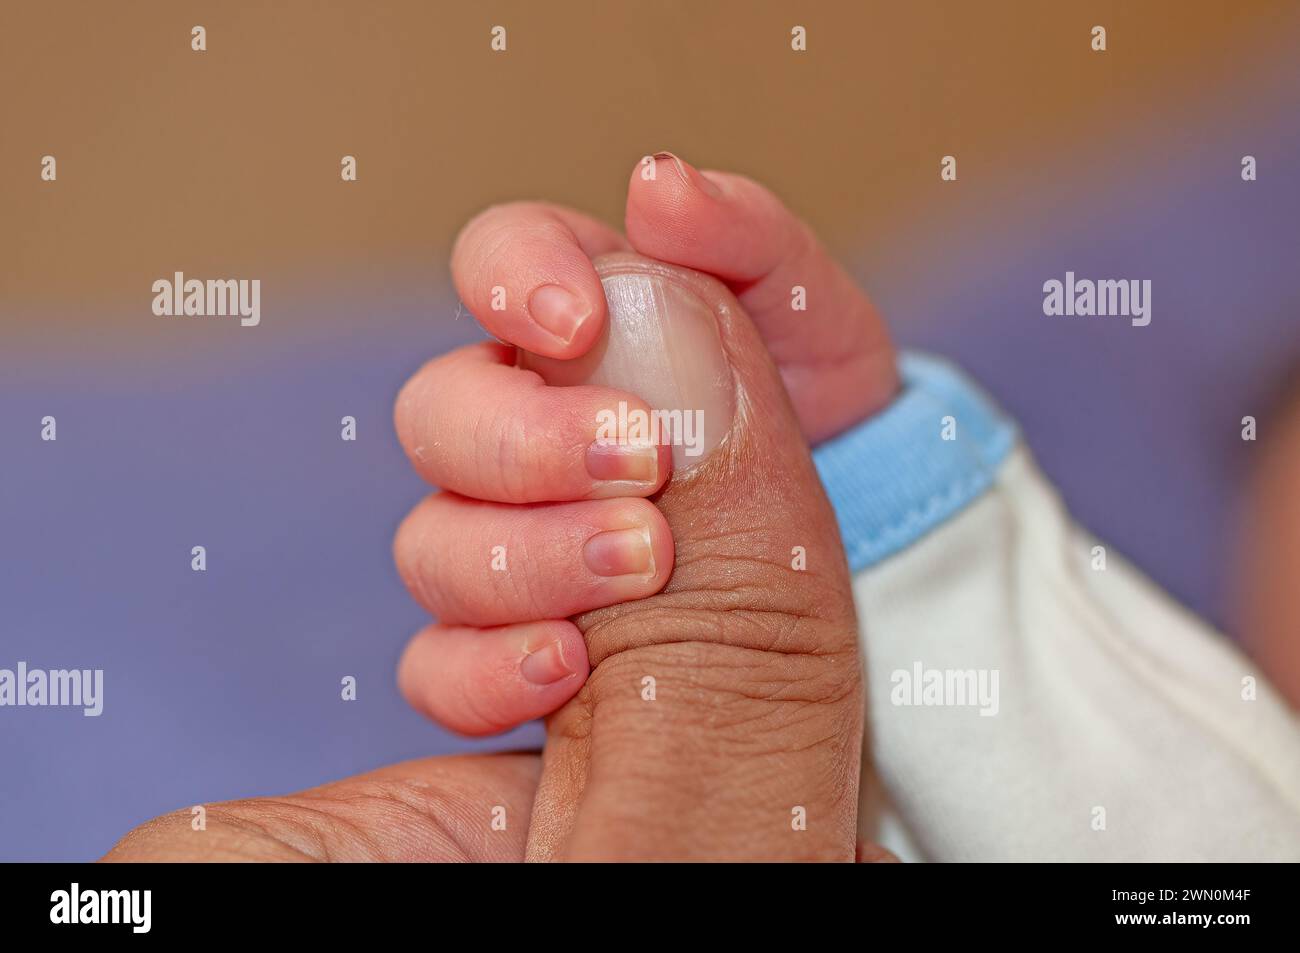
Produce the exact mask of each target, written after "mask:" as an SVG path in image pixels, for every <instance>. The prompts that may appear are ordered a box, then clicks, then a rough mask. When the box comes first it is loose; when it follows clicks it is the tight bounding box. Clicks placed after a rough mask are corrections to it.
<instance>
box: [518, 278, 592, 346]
mask: <svg viewBox="0 0 1300 953" xmlns="http://www.w3.org/2000/svg"><path fill="white" fill-rule="evenodd" d="M528 313H529V314H531V315H532V316H533V320H534V321H536V322H537V323H538V324H540V325H541V326H542V327H544V328H545V329H546V330H548V331H550V332H551V333H552V334H553V335H555V336H556V337H557V338H559V339H560V340H561V341H563V342H564V343H566V344H567V343H568V342H570V341H572V340H573V336H574V335H575V334H577V333H578V328H579V327H581V326H582V322H583V321H586V320H587V316H588V315H590V314H591V308H590V306H588V304H587V303H586V302H585V301H583V300H582V299H581V298H579V297H578V296H577V295H575V294H574V293H573V292H572V291H570V290H569V289H567V288H561V287H560V286H559V285H542V286H541V287H540V288H538V289H536V290H535V291H534V292H533V293H532V294H531V295H530V296H529V298H528Z"/></svg>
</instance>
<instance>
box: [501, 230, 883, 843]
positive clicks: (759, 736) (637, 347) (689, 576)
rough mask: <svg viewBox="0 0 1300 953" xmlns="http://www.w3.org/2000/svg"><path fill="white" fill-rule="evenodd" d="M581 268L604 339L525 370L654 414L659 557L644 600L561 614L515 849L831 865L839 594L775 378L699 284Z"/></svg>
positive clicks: (642, 264)
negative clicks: (559, 665) (588, 277)
mask: <svg viewBox="0 0 1300 953" xmlns="http://www.w3.org/2000/svg"><path fill="white" fill-rule="evenodd" d="M596 266H597V272H598V273H599V274H600V275H601V278H602V281H603V284H604V288H605V294H606V298H607V300H608V303H609V321H608V322H607V328H606V331H605V333H604V337H603V339H602V340H601V341H600V342H598V343H597V345H596V346H595V347H594V348H593V349H592V352H591V354H589V355H588V356H587V357H585V358H584V359H583V360H582V361H580V362H555V361H552V360H550V359H546V358H537V357H534V356H531V355H528V356H525V358H524V363H525V364H526V366H528V367H531V368H533V369H535V370H537V371H538V372H539V373H541V374H542V376H543V377H545V378H547V379H548V381H550V382H552V383H567V384H577V383H596V384H603V385H606V386H616V387H618V388H619V389H621V390H626V391H630V392H632V393H636V394H639V395H640V396H641V397H643V398H644V399H645V400H646V401H647V402H648V403H649V404H650V405H651V407H653V408H654V409H655V410H656V411H658V412H659V413H658V414H657V415H656V416H655V417H654V418H653V419H652V420H651V421H650V422H649V423H648V424H645V425H646V426H649V427H651V428H652V429H657V431H658V435H659V436H660V437H661V438H662V439H666V440H668V441H669V442H671V443H672V444H673V445H674V446H673V452H674V476H673V477H672V479H671V480H670V482H669V484H668V486H667V488H666V489H665V490H664V491H663V492H662V494H661V496H660V497H659V499H658V501H657V502H658V505H659V507H660V509H661V511H662V512H663V514H664V516H665V517H666V519H667V521H668V524H669V527H670V528H671V530H672V532H673V536H674V539H675V542H676V554H677V555H676V566H675V569H674V573H673V576H672V578H671V579H670V580H669V582H668V585H667V586H666V587H665V588H664V589H663V591H662V592H660V593H658V594H657V595H652V596H650V597H649V598H645V599H641V600H639V601H636V602H629V603H624V604H621V605H616V606H611V607H608V608H604V609H599V610H596V611H593V612H588V613H585V614H583V615H581V616H579V617H578V618H577V619H576V622H577V624H578V627H579V628H580V629H581V630H582V631H583V632H584V634H585V636H586V639H587V644H588V652H589V656H590V660H591V663H592V665H593V666H594V670H593V672H592V674H591V676H590V678H589V680H588V682H587V684H586V686H584V688H583V689H582V690H581V691H580V692H579V693H578V695H577V696H576V697H575V698H574V699H573V700H572V701H571V702H569V703H568V704H567V705H566V706H565V707H564V708H563V709H561V710H560V712H558V713H557V714H556V715H555V716H553V717H552V719H551V720H550V722H549V724H548V740H547V747H546V751H545V755H544V768H543V776H542V782H541V786H540V787H539V790H538V800H537V803H536V805H535V810H534V814H533V826H532V829H531V831H530V846H529V850H530V856H532V857H534V858H550V857H578V858H583V857H588V858H618V857H660V858H710V859H741V858H786V859H793V858H823V859H842V860H852V859H853V857H854V852H855V823H856V803H857V786H858V773H859V763H860V744H861V735H862V695H861V684H860V682H861V679H860V671H859V668H858V660H857V634H856V623H855V621H854V613H853V605H852V596H851V594H850V589H849V577H848V571H847V567H846V566H845V563H844V556H843V553H842V549H841V546H840V542H839V537H838V532H837V529H836V526H835V521H834V517H833V514H832V512H831V509H830V506H829V504H828V503H827V501H826V498H825V496H824V494H823V492H822V490H821V486H820V484H819V482H818V480H817V476H816V473H815V471H814V469H813V466H812V462H811V459H810V457H809V455H808V451H807V448H806V445H805V443H804V440H803V437H802V435H801V434H800V430H799V426H798V423H797V422H796V420H795V418H794V413H793V410H792V408H791V406H790V402H789V400H788V398H787V397H786V394H785V391H784V389H783V387H782V384H781V380H780V377H779V375H778V373H777V371H776V369H775V367H774V366H773V364H772V361H771V359H770V358H769V356H768V354H767V352H766V350H765V349H764V348H763V346H762V342H761V340H760V339H759V337H758V334H757V332H756V330H755V328H754V327H753V326H752V324H751V323H750V322H749V319H748V318H747V317H746V316H745V314H744V313H743V312H742V310H741V308H740V306H739V304H738V303H737V301H736V299H735V298H734V297H733V296H732V295H731V293H730V292H729V291H728V290H727V289H726V288H725V287H724V286H723V285H722V284H721V283H719V282H718V281H716V280H714V279H712V278H708V277H706V276H704V275H700V274H698V273H695V272H691V271H688V270H686V269H682V268H678V267H675V266H670V265H664V264H661V263H658V262H654V261H651V260H649V259H645V258H642V257H640V256H637V255H633V254H617V255H611V256H606V257H604V258H601V259H598V260H597V262H596ZM626 424H627V429H628V431H629V433H627V434H623V435H622V436H626V437H628V438H629V439H634V438H636V437H637V436H638V435H637V434H635V433H632V432H631V431H633V430H635V429H636V428H637V427H638V426H640V425H642V422H641V421H639V420H634V419H629V420H628V421H627V422H626Z"/></svg>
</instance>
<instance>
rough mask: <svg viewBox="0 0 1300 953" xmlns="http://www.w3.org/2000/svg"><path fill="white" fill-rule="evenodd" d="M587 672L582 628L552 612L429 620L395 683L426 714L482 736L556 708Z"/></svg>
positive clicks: (401, 664)
mask: <svg viewBox="0 0 1300 953" xmlns="http://www.w3.org/2000/svg"><path fill="white" fill-rule="evenodd" d="M588 674H589V664H588V659H587V645H586V642H585V641H584V639H583V637H582V633H581V632H579V631H578V629H577V627H576V626H574V624H573V623H572V622H569V621H568V620H566V619H553V620H547V621H542V622H529V623H523V624H518V625H506V626H500V627H497V628H490V629H473V628H470V627H466V626H441V625H431V626H428V627H427V628H425V629H424V630H422V631H421V632H420V633H419V634H417V635H416V636H415V637H414V638H413V639H412V640H411V641H410V643H409V644H408V645H407V647H406V650H405V651H404V652H403V653H402V658H401V661H400V662H399V663H398V670H397V683H398V689H399V690H400V692H401V694H402V696H403V697H404V698H405V699H406V700H407V702H408V703H409V704H410V705H411V707H413V708H415V709H416V710H417V711H419V712H421V713H422V714H424V715H425V716H426V717H428V718H430V719H432V720H433V721H435V722H437V723H438V724H440V725H442V726H443V727H445V728H448V729H450V730H452V731H455V732H457V733H458V734H462V735H468V736H473V737H479V736H483V735H492V734H498V733H500V732H502V731H508V730H510V729H511V728H515V727H517V726H519V725H521V724H523V723H525V722H528V721H532V720H533V719H535V718H541V717H543V716H545V715H549V714H551V713H552V712H553V711H555V710H556V709H558V708H559V707H560V706H562V705H563V704H564V703H565V702H567V701H568V700H569V699H570V698H572V697H573V696H574V695H575V694H576V693H577V692H578V690H579V689H580V688H582V686H583V684H584V683H585V682H586V680H587V675H588Z"/></svg>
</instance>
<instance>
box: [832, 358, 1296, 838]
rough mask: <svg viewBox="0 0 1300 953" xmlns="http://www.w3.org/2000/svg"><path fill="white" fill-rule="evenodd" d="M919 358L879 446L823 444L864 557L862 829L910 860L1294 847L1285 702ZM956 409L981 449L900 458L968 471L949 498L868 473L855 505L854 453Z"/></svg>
mask: <svg viewBox="0 0 1300 953" xmlns="http://www.w3.org/2000/svg"><path fill="white" fill-rule="evenodd" d="M915 360H916V359H913V364H912V367H911V371H912V373H911V374H910V375H909V387H910V388H913V389H914V390H915V391H917V393H914V394H913V395H911V398H910V399H911V400H912V403H913V405H915V404H916V403H917V401H918V398H922V397H923V398H924V399H922V400H920V404H921V408H922V409H921V410H920V411H918V410H917V408H916V407H915V406H913V408H912V410H911V411H908V413H910V415H911V416H912V418H914V419H913V420H912V421H910V422H909V421H906V420H904V421H899V420H895V421H894V422H893V425H892V427H891V426H886V427H885V428H884V430H885V432H886V433H887V434H888V436H887V439H886V442H885V443H881V442H880V441H876V442H875V444H874V445H873V442H872V440H871V438H870V436H869V435H867V436H865V437H864V435H862V434H857V435H854V434H850V435H847V439H845V440H844V441H843V444H842V446H841V447H840V448H838V450H833V451H832V454H831V455H832V456H833V455H834V454H836V453H838V454H839V455H840V456H841V457H842V458H843V459H842V460H840V461H839V464H837V463H836V462H835V461H834V460H827V459H819V460H818V465H819V468H822V470H823V478H824V480H825V479H826V477H827V475H828V473H829V474H830V476H831V477H832V478H831V479H830V480H829V481H827V482H828V490H831V491H832V492H831V497H832V500H833V501H834V502H836V504H837V513H838V515H839V517H840V521H841V527H842V531H843V532H844V535H845V539H846V548H847V549H848V550H849V552H850V558H851V562H856V563H857V564H858V566H861V564H862V563H863V562H866V563H867V565H866V567H865V568H860V570H859V571H858V572H857V573H856V575H855V576H854V596H855V599H856V601H857V606H858V614H859V620H860V630H861V633H862V639H863V645H864V653H863V656H864V664H865V666H866V685H867V692H868V737H869V751H870V752H871V754H870V757H869V759H868V761H864V779H866V781H868V782H869V783H864V797H863V803H864V812H863V824H864V830H863V835H864V836H867V837H878V838H880V839H881V840H882V841H883V842H884V843H885V844H886V846H890V847H892V848H894V849H895V850H896V851H898V852H899V853H900V854H901V855H902V856H903V857H904V858H905V859H931V860H945V861H947V860H1161V861H1199V860H1297V859H1300V724H1298V723H1297V720H1296V718H1295V716H1294V715H1293V713H1292V712H1291V711H1290V709H1289V708H1287V707H1286V705H1285V704H1284V703H1283V702H1282V701H1281V699H1280V698H1279V696H1278V695H1277V694H1276V692H1275V691H1274V690H1273V689H1272V688H1271V687H1270V686H1269V685H1268V684H1267V682H1266V680H1265V679H1264V677H1263V675H1262V674H1261V673H1260V672H1259V671H1258V670H1257V669H1256V668H1255V666H1254V665H1253V664H1252V663H1251V662H1250V661H1249V660H1248V659H1246V658H1245V657H1243V656H1242V655H1241V654H1240V653H1239V652H1238V651H1237V650H1236V649H1235V648H1234V647H1233V646H1232V645H1231V644H1230V643H1229V642H1227V641H1226V640H1225V639H1224V638H1223V637H1221V636H1220V635H1218V634H1216V633H1215V632H1214V631H1212V630H1211V629H1210V628H1209V627H1208V626H1207V625H1205V624H1204V623H1203V622H1202V621H1201V620H1199V619H1198V618H1197V617H1195V616H1194V615H1192V614H1191V613H1190V612H1188V611H1187V610H1185V609H1183V608H1182V607H1181V606H1179V605H1177V604H1176V603H1175V602H1174V601H1173V600H1172V599H1170V598H1169V597H1168V596H1167V595H1166V594H1165V593H1163V592H1162V591H1161V590H1159V589H1158V588H1157V587H1156V586H1155V585H1154V584H1152V583H1151V582H1150V581H1149V580H1148V579H1146V578H1145V577H1144V576H1142V575H1141V573H1140V572H1138V571H1137V570H1136V569H1135V568H1133V567H1132V566H1131V565H1130V564H1128V563H1127V562H1125V561H1124V560H1123V558H1122V557H1120V556H1119V555H1118V554H1117V553H1115V552H1114V551H1113V550H1112V549H1110V547H1103V548H1102V549H1095V548H1094V547H1099V546H1102V544H1101V543H1099V542H1098V541H1097V540H1095V539H1093V538H1091V537H1090V536H1089V535H1087V534H1086V533H1084V532H1082V531H1081V530H1080V529H1079V528H1078V527H1077V526H1075V524H1074V523H1073V522H1072V521H1071V520H1070V518H1069V515H1068V514H1067V513H1066V512H1065V510H1064V508H1063V507H1062V505H1061V502H1060V500H1059V499H1058V497H1057V495H1056V494H1055V492H1054V491H1053V490H1052V488H1051V486H1050V485H1049V484H1048V483H1047V481H1046V480H1045V478H1044V477H1043V475H1042V474H1041V473H1040V472H1039V470H1038V469H1037V467H1036V466H1035V465H1034V462H1033V460H1032V458H1031V456H1030V454H1029V452H1028V450H1027V449H1025V447H1024V446H1023V445H1022V444H1021V443H1019V441H1018V440H1016V439H1012V440H1010V441H1006V443H1007V446H1006V447H1005V448H1004V449H1003V450H1001V451H999V452H996V453H990V452H989V450H988V448H989V447H990V446H993V445H995V443H996V441H994V440H993V439H992V435H993V434H995V433H997V434H1001V435H1002V436H1003V437H1005V436H1006V434H1007V430H1006V429H1005V428H1002V427H1000V424H999V422H998V421H997V419H996V417H994V416H989V415H991V414H995V413H996V412H995V411H991V410H990V408H989V407H988V405H987V401H986V399H985V398H983V397H982V395H979V394H978V391H977V389H974V388H972V387H971V385H969V384H968V383H963V382H962V380H961V379H960V378H959V377H958V376H957V375H956V374H955V372H953V371H952V370H951V369H947V368H942V367H941V366H940V367H938V369H936V367H935V366H932V365H927V367H928V370H925V369H922V370H918V368H917V366H916V364H915ZM932 372H933V373H937V374H938V375H939V376H940V377H942V378H943V381H942V384H941V386H935V384H934V381H933V380H931V379H927V374H929V375H931V376H933V373H932ZM962 388H966V390H962ZM922 391H924V392H926V393H924V394H922V393H920V392H922ZM941 410H948V411H949V413H936V411H941ZM887 413H889V412H888V411H887ZM981 414H983V415H986V416H985V417H984V418H983V419H976V418H979V415H981ZM949 416H951V417H952V418H953V420H954V421H955V423H956V428H957V441H960V440H961V439H963V436H966V437H967V439H975V440H981V441H982V443H983V446H982V447H981V448H980V449H979V451H978V452H972V450H971V448H970V447H969V446H968V447H967V449H966V451H965V452H964V454H963V455H962V456H961V457H954V456H953V451H952V450H943V451H939V452H946V453H948V454H949V456H950V457H951V458H952V459H950V460H949V461H948V464H942V463H941V464H940V465H938V466H937V467H936V466H931V467H929V468H925V467H921V468H919V469H918V466H917V465H916V464H917V462H916V461H912V464H911V465H909V466H907V467H905V469H908V470H909V472H910V473H911V474H912V476H913V477H915V476H916V474H917V473H921V472H927V473H928V472H930V471H932V470H935V469H939V470H943V469H944V468H945V466H946V467H947V469H948V471H949V472H947V473H945V474H944V475H943V483H942V486H943V487H949V486H953V485H962V486H964V487H967V489H966V490H964V491H963V492H962V493H961V494H958V496H960V499H958V500H957V502H956V503H953V502H952V498H953V494H951V493H947V494H945V493H944V492H939V493H936V492H934V487H933V486H931V487H923V488H922V489H923V490H924V494H923V496H921V497H919V498H917V500H916V504H917V505H915V506H913V507H912V508H911V509H908V507H907V506H906V505H902V506H900V500H899V499H898V498H895V497H891V493H890V492H884V491H885V490H889V489H890V488H888V487H883V486H882V485H881V481H880V480H872V481H867V482H869V483H873V484H874V485H872V486H871V487H869V488H868V495H869V496H870V497H871V498H872V501H873V502H872V503H871V505H870V506H866V507H863V506H860V505H859V506H856V507H855V505H854V504H853V501H848V502H847V504H846V499H847V496H852V495H853V492H854V491H853V489H852V487H850V486H849V485H848V484H847V483H846V474H848V473H850V472H852V470H853V468H852V467H848V466H847V464H848V463H849V461H850V460H853V459H856V460H857V461H858V468H857V469H856V472H857V474H858V476H857V477H856V478H855V479H856V480H857V482H858V483H859V484H860V483H861V482H862V477H861V474H862V472H863V471H862V469H861V461H862V460H863V459H874V460H876V462H877V466H879V464H880V461H882V460H887V459H890V457H888V456H884V455H882V454H883V453H884V452H886V451H887V450H888V446H887V444H888V443H890V442H895V443H896V442H897V441H898V439H899V434H900V433H906V432H907V431H908V430H909V428H911V429H913V430H914V431H915V432H914V433H913V434H912V437H911V442H913V443H914V442H916V441H922V442H927V441H928V442H929V443H933V442H935V441H936V440H938V439H940V437H939V434H940V429H941V425H940V419H942V418H944V417H949ZM963 423H967V424H971V426H969V427H967V428H966V430H967V434H966V435H963V433H962V425H963ZM995 424H999V426H995ZM855 441H856V446H854V445H853V444H854V443H855ZM823 456H826V455H823ZM953 461H956V464H955V465H952V464H953ZM932 463H933V461H932ZM840 464H843V465H840ZM963 468H965V469H967V470H969V469H972V468H973V469H974V470H978V471H981V472H982V476H981V477H978V478H975V479H970V478H969V477H970V474H963V473H962V472H961V471H962V469H963ZM954 476H955V477H956V478H957V479H956V480H955V481H954ZM883 479H884V480H885V481H889V480H892V479H893V478H891V477H886V478H883ZM926 479H928V478H926ZM912 482H918V481H916V480H913V481H912ZM920 482H925V479H922V480H920ZM945 496H946V497H947V498H948V499H949V502H948V503H945V504H944V505H943V506H939V507H936V506H935V500H936V499H940V498H945ZM837 497H838V499H837ZM882 499H888V505H887V506H884V507H883V508H882V505H881V504H880V501H881V500H882ZM857 502H858V503H860V502H861V501H860V500H858V501H857ZM927 513H929V514H932V515H931V516H929V517H925V514H927ZM899 514H902V515H903V516H904V517H906V518H905V519H901V520H900V519H899V518H898V516H899ZM918 514H920V515H921V516H922V517H923V518H919V519H918V518H917V517H918ZM933 514H938V515H937V516H936V515H933ZM855 520H856V523H855V522H854V521H855ZM900 525H906V526H908V527H909V528H908V531H907V532H906V533H905V534H902V535H900V534H899V533H898V532H897V530H898V527H899V526H900ZM882 530H886V531H887V532H882ZM885 537H889V544H888V545H887V546H883V547H882V546H878V545H876V546H874V548H873V543H879V541H880V540H881V539H882V538H885ZM864 546H865V549H864V548H863V547H864ZM868 551H869V555H870V558H869V559H866V560H864V559H863V558H862V556H863V553H864V552H868ZM855 552H856V553H857V554H858V558H857V559H856V560H855V559H854V558H853V554H854V553H855ZM855 568H857V567H855ZM870 761H874V764H871V763H870ZM877 785H878V786H877ZM882 793H883V801H884V809H883V811H882V812H880V813H877V812H876V811H875V810H874V807H875V806H877V805H878V804H879V803H880V799H879V798H878V797H877V795H880V794H882ZM873 824H879V825H883V826H875V827H873V826H872V825H873Z"/></svg>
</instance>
